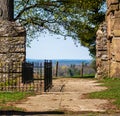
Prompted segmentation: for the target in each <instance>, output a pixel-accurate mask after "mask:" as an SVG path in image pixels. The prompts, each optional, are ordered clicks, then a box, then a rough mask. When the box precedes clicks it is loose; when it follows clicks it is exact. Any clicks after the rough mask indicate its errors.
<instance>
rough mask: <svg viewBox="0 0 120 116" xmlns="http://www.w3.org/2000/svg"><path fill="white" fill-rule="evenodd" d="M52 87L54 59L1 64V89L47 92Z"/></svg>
mask: <svg viewBox="0 0 120 116" xmlns="http://www.w3.org/2000/svg"><path fill="white" fill-rule="evenodd" d="M51 87H52V61H47V60H45V61H44V63H40V62H34V63H28V62H23V63H22V64H21V63H15V62H12V63H6V64H2V63H1V64H0V91H36V92H46V91H49V89H50V88H51Z"/></svg>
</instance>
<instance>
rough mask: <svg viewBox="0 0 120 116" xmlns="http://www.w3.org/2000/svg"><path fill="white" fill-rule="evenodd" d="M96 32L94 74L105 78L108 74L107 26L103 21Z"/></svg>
mask: <svg viewBox="0 0 120 116" xmlns="http://www.w3.org/2000/svg"><path fill="white" fill-rule="evenodd" d="M96 34H97V38H96V67H97V74H96V76H97V78H105V77H107V76H108V54H107V52H108V51H107V26H106V23H105V22H104V23H102V24H101V25H100V26H99V29H98V31H97V33H96Z"/></svg>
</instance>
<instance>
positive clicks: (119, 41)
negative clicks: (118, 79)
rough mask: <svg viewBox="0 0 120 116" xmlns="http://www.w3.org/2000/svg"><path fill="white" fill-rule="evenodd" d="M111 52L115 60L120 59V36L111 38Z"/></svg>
mask: <svg viewBox="0 0 120 116" xmlns="http://www.w3.org/2000/svg"><path fill="white" fill-rule="evenodd" d="M112 45H113V52H114V57H115V60H116V61H120V38H113V42H112Z"/></svg>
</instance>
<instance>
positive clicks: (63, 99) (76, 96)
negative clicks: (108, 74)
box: [16, 78, 109, 112]
mask: <svg viewBox="0 0 120 116" xmlns="http://www.w3.org/2000/svg"><path fill="white" fill-rule="evenodd" d="M53 85H54V86H53V88H52V89H51V91H50V92H47V93H44V94H42V95H36V96H32V97H28V99H27V100H26V101H24V102H21V103H18V104H16V107H20V108H24V109H26V111H29V112H46V111H47V112H48V111H68V112H69V111H70V112H105V111H106V110H107V108H106V107H105V106H106V104H108V103H109V102H108V100H100V99H85V98H84V94H86V93H90V92H95V91H101V90H105V89H106V88H105V87H102V86H99V85H100V83H96V80H90V79H73V78H59V79H55V80H54V81H53Z"/></svg>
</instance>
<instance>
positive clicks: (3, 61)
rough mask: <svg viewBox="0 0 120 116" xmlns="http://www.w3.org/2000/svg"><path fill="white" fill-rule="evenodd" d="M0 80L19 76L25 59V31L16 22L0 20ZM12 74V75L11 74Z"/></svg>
mask: <svg viewBox="0 0 120 116" xmlns="http://www.w3.org/2000/svg"><path fill="white" fill-rule="evenodd" d="M0 43H1V45H0V80H1V81H5V80H7V79H8V78H10V77H12V78H13V77H18V74H19V75H21V73H22V71H21V68H20V67H21V64H22V62H23V61H25V58H26V31H25V29H24V27H23V26H21V25H20V24H18V23H16V22H12V21H8V20H0ZM13 73H14V74H13Z"/></svg>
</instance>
